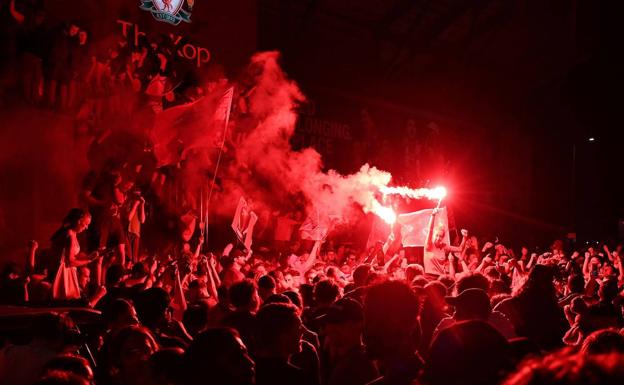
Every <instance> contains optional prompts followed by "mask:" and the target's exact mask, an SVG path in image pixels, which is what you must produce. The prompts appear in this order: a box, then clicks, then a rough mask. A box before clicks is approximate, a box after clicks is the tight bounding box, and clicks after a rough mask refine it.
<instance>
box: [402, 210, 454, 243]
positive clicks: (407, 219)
mask: <svg viewBox="0 0 624 385" xmlns="http://www.w3.org/2000/svg"><path fill="white" fill-rule="evenodd" d="M439 210H440V211H439V212H438V215H436V221H435V223H434V225H433V226H434V230H435V229H436V228H439V227H440V226H442V227H443V228H444V230H446V235H445V236H444V242H445V243H446V244H447V245H449V244H450V237H449V231H448V216H447V213H446V207H443V208H441V209H439ZM432 211H433V209H426V210H420V211H415V212H413V213H406V214H399V217H398V218H397V223H398V224H399V225H401V239H402V243H403V247H415V246H421V247H422V246H424V245H425V241H426V240H427V232H428V231H429V219H430V218H431V212H432Z"/></svg>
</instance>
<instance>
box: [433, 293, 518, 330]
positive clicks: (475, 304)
mask: <svg viewBox="0 0 624 385" xmlns="http://www.w3.org/2000/svg"><path fill="white" fill-rule="evenodd" d="M446 302H447V303H448V304H449V305H451V306H453V307H455V314H453V316H452V317H447V318H444V319H442V320H441V321H440V323H439V324H438V327H437V328H436V329H435V331H434V332H433V337H432V339H431V340H432V341H433V340H434V339H435V338H436V336H437V335H438V334H440V331H441V330H443V329H446V328H447V327H449V326H452V325H454V324H455V323H457V322H460V321H468V320H481V321H485V322H487V323H489V324H490V325H492V326H493V327H494V328H495V329H496V330H497V331H498V332H499V333H501V334H502V335H503V337H505V338H506V339H511V338H514V337H515V336H516V333H515V331H514V328H513V325H512V324H511V322H510V321H509V320H508V319H507V317H505V315H504V314H502V313H500V312H497V311H492V308H491V306H490V298H489V297H488V295H487V293H486V292H485V291H484V290H483V289H476V288H470V289H466V290H464V291H462V292H461V293H460V294H459V295H457V296H454V297H451V296H449V297H446Z"/></svg>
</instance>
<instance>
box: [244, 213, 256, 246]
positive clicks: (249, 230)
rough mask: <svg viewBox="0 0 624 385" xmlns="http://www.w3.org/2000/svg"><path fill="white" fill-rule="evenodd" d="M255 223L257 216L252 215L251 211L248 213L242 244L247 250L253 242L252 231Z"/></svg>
mask: <svg viewBox="0 0 624 385" xmlns="http://www.w3.org/2000/svg"><path fill="white" fill-rule="evenodd" d="M256 222H258V216H257V215H256V213H254V212H253V211H251V212H249V224H248V225H247V229H246V230H245V242H243V244H244V245H245V248H246V249H247V250H251V243H252V242H253V238H252V235H253V229H254V226H255V225H256Z"/></svg>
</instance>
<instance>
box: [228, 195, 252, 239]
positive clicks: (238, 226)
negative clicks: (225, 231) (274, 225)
mask: <svg viewBox="0 0 624 385" xmlns="http://www.w3.org/2000/svg"><path fill="white" fill-rule="evenodd" d="M257 221H258V216H257V215H256V213H254V212H253V211H251V210H250V208H249V205H248V204H247V201H246V200H245V198H243V197H240V199H239V201H238V205H237V206H236V211H235V212H234V218H232V230H234V233H235V234H236V237H237V238H238V240H239V241H241V242H242V243H243V244H244V245H245V247H246V248H247V250H250V248H251V243H252V241H253V239H252V236H253V229H254V226H255V225H256V222H257Z"/></svg>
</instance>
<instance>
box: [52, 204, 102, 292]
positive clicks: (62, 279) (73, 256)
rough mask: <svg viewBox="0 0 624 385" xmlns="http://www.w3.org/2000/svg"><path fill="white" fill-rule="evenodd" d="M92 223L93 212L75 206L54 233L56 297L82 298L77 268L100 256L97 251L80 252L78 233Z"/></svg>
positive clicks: (54, 289) (54, 287)
mask: <svg viewBox="0 0 624 385" xmlns="http://www.w3.org/2000/svg"><path fill="white" fill-rule="evenodd" d="M90 223H91V214H89V212H88V211H86V210H83V209H79V208H73V209H71V210H69V212H68V213H67V215H66V216H65V218H64V219H63V222H62V224H61V227H59V229H58V230H56V232H55V233H54V235H52V239H51V241H52V250H53V251H54V255H55V256H56V258H55V261H54V263H55V264H56V269H55V270H53V271H52V274H56V276H55V277H54V285H53V293H52V296H53V298H54V299H77V298H80V291H79V288H78V273H77V268H78V267H80V266H83V265H86V264H88V263H91V262H93V261H94V259H95V258H97V256H98V255H97V252H95V253H93V254H91V255H89V256H85V255H84V254H81V253H80V243H79V242H78V234H80V233H81V232H83V231H85V230H86V229H87V228H88V227H89V224H90Z"/></svg>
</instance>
